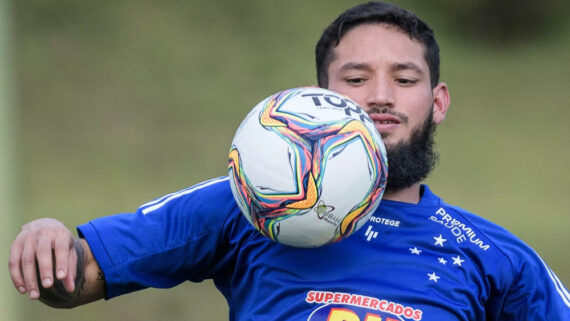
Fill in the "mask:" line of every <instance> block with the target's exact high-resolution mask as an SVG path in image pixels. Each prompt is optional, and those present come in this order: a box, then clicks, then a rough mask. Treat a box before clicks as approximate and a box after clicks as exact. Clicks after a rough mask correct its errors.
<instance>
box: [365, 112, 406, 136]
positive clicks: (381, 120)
mask: <svg viewBox="0 0 570 321" xmlns="http://www.w3.org/2000/svg"><path fill="white" fill-rule="evenodd" d="M369 116H370V119H371V120H372V121H373V122H374V125H375V126H376V129H377V130H378V132H380V133H387V132H391V131H393V130H395V129H396V128H397V127H398V126H399V125H400V124H401V123H402V121H401V120H400V118H398V117H396V116H394V115H390V114H377V113H373V114H370V115H369Z"/></svg>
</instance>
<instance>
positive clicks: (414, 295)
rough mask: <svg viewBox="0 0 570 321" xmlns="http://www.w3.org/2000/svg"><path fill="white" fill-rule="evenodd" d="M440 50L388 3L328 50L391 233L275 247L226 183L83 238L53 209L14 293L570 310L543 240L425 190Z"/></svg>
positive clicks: (329, 83)
mask: <svg viewBox="0 0 570 321" xmlns="http://www.w3.org/2000/svg"><path fill="white" fill-rule="evenodd" d="M438 51H439V49H438V46H437V43H436V41H435V39H434V38H433V33H432V31H431V29H430V28H429V27H428V26H427V25H426V24H425V23H423V22H422V21H421V20H419V19H418V18H417V17H415V16H414V15H413V14H411V13H409V12H407V11H404V10H402V9H400V8H398V7H395V6H392V5H389V4H384V3H380V2H373V3H367V4H363V5H360V6H356V7H354V8H352V9H349V10H347V11H346V12H345V13H343V14H342V15H341V16H340V17H339V18H338V19H337V20H335V21H334V22H333V23H332V24H331V25H330V26H329V27H328V28H327V29H326V30H325V32H324V33H323V35H322V37H321V39H320V40H319V42H318V44H317V49H316V56H317V75H318V81H319V85H320V86H322V87H327V88H329V89H331V90H334V91H337V92H340V93H342V94H345V95H347V96H350V97H351V98H352V99H353V100H355V101H356V102H358V103H359V104H360V105H361V106H362V107H363V108H364V109H365V110H366V111H367V112H368V113H369V115H370V118H371V119H372V120H374V122H375V124H376V127H377V129H378V131H379V132H380V133H381V135H382V136H383V138H384V141H385V143H386V146H387V151H388V158H389V164H390V173H389V181H388V186H387V190H386V193H385V194H384V198H383V201H382V203H381V205H380V207H379V209H378V210H377V211H376V212H375V213H374V216H373V218H372V220H371V221H370V223H369V225H368V227H369V228H370V229H373V230H374V232H377V233H379V234H378V235H379V238H380V239H381V240H379V241H377V242H375V240H373V239H371V238H370V237H369V236H366V235H365V234H366V232H365V230H366V229H367V228H366V227H365V228H363V229H361V230H359V231H358V232H357V233H355V235H353V236H351V237H350V238H348V239H346V240H343V241H341V242H339V243H336V244H332V245H328V246H324V247H321V248H314V249H299V248H292V247H287V246H283V245H280V244H277V243H274V242H272V241H270V240H269V239H267V238H265V237H263V236H262V235H261V234H260V233H258V232H257V231H256V230H255V229H254V228H253V227H252V226H251V225H250V224H249V223H248V222H247V221H246V220H245V218H244V217H243V216H242V215H241V213H240V212H239V208H238V206H237V204H236V203H235V201H234V199H233V197H232V194H231V191H230V187H229V183H228V179H227V178H226V177H222V178H218V179H213V180H210V181H207V182H203V183H201V184H198V185H195V186H193V187H190V188H188V189H186V190H182V191H179V192H176V193H173V194H170V195H167V196H164V197H162V198H159V199H157V200H154V201H151V202H149V203H147V204H144V205H142V206H141V207H140V208H139V209H138V210H137V212H136V213H132V214H131V213H127V214H120V215H115V216H110V217H105V218H99V219H96V220H93V221H91V222H89V223H87V224H85V225H82V226H80V227H78V231H79V236H80V238H74V237H73V235H72V233H71V232H70V231H69V230H68V229H67V228H66V227H65V226H64V225H63V224H62V223H60V222H58V221H56V220H53V219H41V220H37V221H34V222H30V223H28V224H26V225H25V226H24V227H23V229H22V232H21V233H20V234H19V235H18V236H17V237H16V239H15V241H14V243H13V244H12V248H11V255H10V272H11V276H12V280H13V282H14V285H15V287H16V289H18V291H19V292H21V293H28V295H29V296H30V298H32V299H37V298H39V299H40V300H42V301H44V302H45V303H47V304H49V305H52V306H55V307H72V306H77V305H80V304H84V303H87V302H90V301H93V300H98V299H101V298H107V299H110V298H112V297H115V296H118V295H121V294H124V293H128V292H132V291H135V290H139V289H142V288H145V287H171V286H175V285H177V284H179V283H181V282H184V281H186V280H190V281H201V280H203V279H206V278H212V279H213V280H214V283H215V284H216V286H217V287H218V289H219V290H220V291H221V292H222V293H223V294H224V296H225V297H226V299H227V300H228V304H229V306H230V319H232V320H312V321H314V320H367V321H371V320H570V295H569V293H568V291H567V290H566V288H565V287H564V285H563V284H562V283H561V282H560V281H559V280H558V278H557V277H556V276H555V275H554V273H552V271H551V270H550V269H549V268H548V266H547V265H546V264H545V263H544V262H543V261H542V260H541V259H540V257H539V256H538V255H537V254H536V253H534V251H533V250H532V249H530V248H529V247H528V246H526V245H525V244H524V243H523V242H521V241H520V240H518V239H517V238H516V237H514V236H513V235H511V234H510V233H508V232H507V231H505V230H504V229H502V228H500V227H498V226H496V225H494V224H492V223H490V222H488V221H486V220H484V219H482V218H479V217H477V216H475V215H473V214H470V213H468V212H466V211H464V210H462V209H460V208H458V207H454V206H451V205H448V204H446V203H444V201H443V200H441V199H440V198H439V197H438V196H436V195H434V194H433V193H432V192H431V191H430V190H429V188H428V187H427V186H425V185H422V184H421V181H422V180H423V179H424V178H425V177H426V176H427V174H428V173H429V172H430V170H431V169H432V167H433V166H434V163H435V157H436V154H435V152H434V151H433V139H432V138H433V132H434V128H435V125H438V124H440V123H441V122H442V121H443V120H444V118H445V115H446V112H447V108H448V106H449V93H448V88H447V86H446V85H445V84H444V83H441V82H439V52H438ZM52 249H53V250H54V258H55V260H53V259H52ZM36 260H37V263H38V268H37V270H38V271H39V276H38V274H37V273H36V264H35V262H36ZM54 271H55V273H54ZM38 280H39V281H38ZM38 282H39V283H41V285H42V287H43V288H45V289H43V290H41V293H40V289H41V288H42V287H40V286H39V284H38Z"/></svg>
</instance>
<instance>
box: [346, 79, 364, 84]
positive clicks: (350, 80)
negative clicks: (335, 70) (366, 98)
mask: <svg viewBox="0 0 570 321" xmlns="http://www.w3.org/2000/svg"><path fill="white" fill-rule="evenodd" d="M344 81H346V82H347V83H349V84H351V85H359V84H362V83H363V82H364V81H366V79H365V78H362V77H351V78H346V79H345V80H344Z"/></svg>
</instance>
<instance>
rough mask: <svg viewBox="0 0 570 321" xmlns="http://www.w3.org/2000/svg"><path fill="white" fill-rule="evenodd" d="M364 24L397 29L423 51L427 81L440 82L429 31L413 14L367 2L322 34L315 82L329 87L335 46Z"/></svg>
mask: <svg viewBox="0 0 570 321" xmlns="http://www.w3.org/2000/svg"><path fill="white" fill-rule="evenodd" d="M366 23H384V24H388V25H391V26H393V27H396V28H398V29H400V30H401V31H402V32H404V33H406V34H407V35H408V36H409V37H410V38H411V39H413V40H415V41H418V42H419V43H421V44H422V45H423V46H424V48H425V53H424V58H425V60H426V62H427V64H428V66H429V71H430V82H431V85H432V87H435V86H436V85H437V83H438V82H439V46H438V44H437V41H436V40H435V37H434V33H433V31H432V29H431V28H430V27H429V26H428V25H427V24H426V23H425V22H423V21H422V20H421V19H419V18H418V17H417V16H416V15H415V14H413V13H411V12H409V11H407V10H404V9H402V8H400V7H398V6H395V5H392V4H389V3H383V2H368V3H364V4H361V5H358V6H355V7H353V8H350V9H348V10H346V11H345V12H344V13H342V14H341V15H340V16H339V17H338V18H337V19H336V20H335V21H333V22H332V23H331V24H330V25H329V26H328V27H327V28H326V29H325V31H324V32H323V34H322V35H321V38H320V39H319V41H318V42H317V46H316V48H315V56H316V63H317V66H316V67H317V81H318V83H319V86H320V87H323V88H328V80H329V79H328V67H329V64H330V63H331V61H332V60H334V51H333V49H334V47H336V46H337V45H338V44H339V42H340V40H341V38H342V37H343V36H344V35H345V34H346V33H347V32H348V31H349V30H351V29H352V28H354V27H356V26H359V25H361V24H366Z"/></svg>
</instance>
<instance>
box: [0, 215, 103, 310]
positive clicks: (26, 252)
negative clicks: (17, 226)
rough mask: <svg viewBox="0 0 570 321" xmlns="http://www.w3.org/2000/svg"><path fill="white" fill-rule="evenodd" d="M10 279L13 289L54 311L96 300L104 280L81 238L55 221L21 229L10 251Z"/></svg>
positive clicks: (101, 291) (31, 224) (100, 295)
mask: <svg viewBox="0 0 570 321" xmlns="http://www.w3.org/2000/svg"><path fill="white" fill-rule="evenodd" d="M9 266H10V276H11V278H12V282H13V283H14V286H15V287H16V289H17V290H18V291H19V292H20V293H22V294H24V293H27V294H28V296H29V297H30V298H31V299H34V300H35V299H39V300H40V301H42V302H43V303H45V304H47V305H49V306H52V307H56V308H71V307H75V306H78V305H82V304H85V303H88V302H92V301H95V300H99V299H101V298H103V297H104V295H105V280H104V278H103V273H102V272H101V269H100V268H99V264H98V263H97V261H96V260H95V258H94V257H93V254H92V252H91V249H90V248H89V245H88V244H87V242H86V241H85V240H84V239H80V238H76V237H73V235H72V234H71V231H69V229H67V228H66V227H65V226H64V225H63V224H62V223H61V222H59V221H57V220H54V219H39V220H36V221H32V222H30V223H28V224H26V225H24V226H23V227H22V231H21V232H20V234H18V236H17V237H16V239H15V240H14V242H13V243H12V247H11V248H10V263H9Z"/></svg>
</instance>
